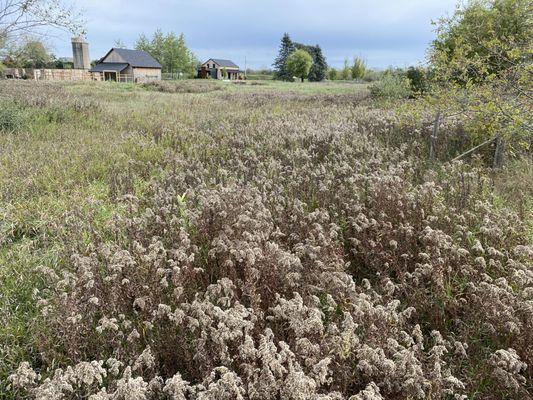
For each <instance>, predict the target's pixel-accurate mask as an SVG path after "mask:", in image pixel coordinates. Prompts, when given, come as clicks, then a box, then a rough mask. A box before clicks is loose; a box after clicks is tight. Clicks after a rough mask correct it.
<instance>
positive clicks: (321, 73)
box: [308, 44, 328, 82]
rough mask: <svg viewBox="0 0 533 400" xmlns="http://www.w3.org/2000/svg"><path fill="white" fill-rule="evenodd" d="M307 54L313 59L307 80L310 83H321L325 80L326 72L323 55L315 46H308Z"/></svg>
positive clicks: (326, 66)
mask: <svg viewBox="0 0 533 400" xmlns="http://www.w3.org/2000/svg"><path fill="white" fill-rule="evenodd" d="M308 52H309V54H311V57H313V65H312V66H311V70H310V71H309V76H308V79H309V81H310V82H321V81H323V80H324V79H326V74H327V72H328V63H327V62H326V58H325V57H324V54H322V49H321V48H320V46H319V45H318V44H317V45H315V46H309V47H308Z"/></svg>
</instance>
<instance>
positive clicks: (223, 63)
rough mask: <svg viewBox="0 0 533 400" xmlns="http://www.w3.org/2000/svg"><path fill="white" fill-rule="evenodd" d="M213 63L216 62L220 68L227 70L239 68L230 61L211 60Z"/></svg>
mask: <svg viewBox="0 0 533 400" xmlns="http://www.w3.org/2000/svg"><path fill="white" fill-rule="evenodd" d="M211 60H213V61H214V62H216V63H217V64H218V65H220V66H221V67H228V68H239V66H238V65H237V64H235V63H234V62H233V61H231V60H222V59H220V58H211Z"/></svg>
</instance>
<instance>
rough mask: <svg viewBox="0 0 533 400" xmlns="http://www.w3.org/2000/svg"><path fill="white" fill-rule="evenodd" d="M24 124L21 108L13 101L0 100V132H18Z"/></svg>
mask: <svg viewBox="0 0 533 400" xmlns="http://www.w3.org/2000/svg"><path fill="white" fill-rule="evenodd" d="M24 125H25V119H24V113H23V111H22V109H21V108H20V107H19V106H18V105H16V104H15V103H13V102H9V101H2V100H0V132H6V133H16V132H20V131H21V130H22V129H23V127H24Z"/></svg>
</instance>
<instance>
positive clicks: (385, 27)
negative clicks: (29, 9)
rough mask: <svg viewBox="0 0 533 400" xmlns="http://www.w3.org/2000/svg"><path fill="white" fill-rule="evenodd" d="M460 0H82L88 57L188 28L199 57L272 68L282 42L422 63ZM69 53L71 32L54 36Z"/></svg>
mask: <svg viewBox="0 0 533 400" xmlns="http://www.w3.org/2000/svg"><path fill="white" fill-rule="evenodd" d="M456 3H457V0H261V1H256V0H246V1H245V0H227V1H224V0H84V1H82V0H78V5H79V7H80V8H82V9H83V11H84V15H85V19H86V21H87V39H88V42H89V46H90V56H91V59H97V58H100V57H102V56H103V55H104V54H105V53H106V52H107V50H109V49H110V48H111V47H113V45H114V43H115V40H117V39H120V40H122V42H124V43H125V44H126V46H127V47H129V48H132V47H133V46H134V44H135V40H136V39H137V37H138V36H139V34H141V33H145V34H147V35H151V34H152V33H153V32H154V31H155V30H156V29H157V28H161V29H162V30H163V31H164V32H169V31H173V32H175V33H180V32H183V33H184V34H185V37H186V40H187V43H188V45H189V47H190V48H191V50H192V51H193V52H194V53H195V54H196V55H197V57H198V58H199V59H200V60H205V59H208V58H228V59H231V60H233V61H234V62H235V63H237V64H239V65H240V66H241V68H242V67H244V62H245V57H246V60H247V65H248V67H251V68H261V67H269V66H270V65H271V64H272V61H273V60H274V58H275V56H276V54H277V50H278V46H279V41H280V39H281V36H282V35H283V33H284V32H289V34H290V35H291V38H292V39H293V40H294V41H297V42H300V43H305V44H320V45H321V46H322V49H323V51H324V53H325V56H326V58H327V61H328V63H329V64H330V65H332V66H334V67H338V66H340V65H342V63H343V60H344V58H345V57H349V58H350V59H351V58H352V57H353V56H354V55H356V56H362V57H363V58H364V59H366V60H367V62H368V64H369V65H370V66H371V67H374V68H386V67H387V66H389V65H394V66H400V67H404V66H407V65H412V64H416V63H418V62H422V61H423V60H424V57H425V51H426V48H427V46H428V43H429V42H430V41H431V40H432V39H433V37H434V33H433V29H434V27H433V26H432V25H431V21H432V20H436V19H437V18H439V17H441V16H444V15H448V14H451V13H452V12H453V10H454V7H455V4H456ZM51 42H52V47H53V50H54V51H55V53H56V54H57V55H58V56H65V57H71V56H72V54H71V47H70V37H69V35H66V34H62V35H59V36H57V37H55V38H54V39H52V40H51Z"/></svg>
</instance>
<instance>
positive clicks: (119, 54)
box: [89, 48, 162, 83]
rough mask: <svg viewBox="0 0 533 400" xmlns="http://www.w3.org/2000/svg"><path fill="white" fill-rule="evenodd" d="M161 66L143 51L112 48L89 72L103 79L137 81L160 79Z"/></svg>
mask: <svg viewBox="0 0 533 400" xmlns="http://www.w3.org/2000/svg"><path fill="white" fill-rule="evenodd" d="M161 68H162V67H161V64H159V63H158V62H157V61H156V60H155V59H154V58H153V57H152V56H151V55H150V54H148V53H147V52H145V51H141V50H128V49H116V48H113V49H111V50H109V51H108V52H107V54H106V55H105V56H104V57H103V58H102V59H100V61H98V63H97V64H96V65H95V66H94V67H93V68H91V69H90V70H89V72H91V73H99V74H101V76H102V80H104V81H115V82H134V83H137V82H150V81H159V80H161Z"/></svg>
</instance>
